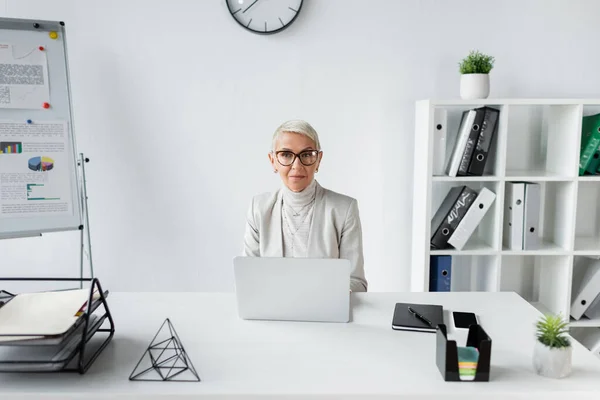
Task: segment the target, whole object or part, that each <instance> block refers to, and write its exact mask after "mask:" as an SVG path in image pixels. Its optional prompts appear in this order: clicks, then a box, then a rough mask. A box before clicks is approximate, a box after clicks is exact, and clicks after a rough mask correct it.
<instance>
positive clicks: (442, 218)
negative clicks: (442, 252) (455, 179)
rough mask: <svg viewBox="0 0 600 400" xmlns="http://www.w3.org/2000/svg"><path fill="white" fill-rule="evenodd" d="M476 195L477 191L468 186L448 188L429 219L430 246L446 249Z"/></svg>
mask: <svg viewBox="0 0 600 400" xmlns="http://www.w3.org/2000/svg"><path fill="white" fill-rule="evenodd" d="M476 197H477V192H476V191H474V190H473V189H471V188H470V187H468V186H464V185H463V186H455V187H453V188H452V189H450V191H449V192H448V194H447V195H446V198H445V199H444V201H443V202H442V204H441V205H440V207H439V208H438V210H437V211H436V213H435V215H434V216H433V218H432V220H431V247H432V248H434V249H446V248H448V247H449V245H448V239H450V236H452V234H453V233H454V231H455V230H456V227H457V226H458V224H459V223H460V221H461V220H462V219H463V217H464V216H465V214H466V213H467V210H468V209H469V207H471V204H473V202H474V201H475V198H476Z"/></svg>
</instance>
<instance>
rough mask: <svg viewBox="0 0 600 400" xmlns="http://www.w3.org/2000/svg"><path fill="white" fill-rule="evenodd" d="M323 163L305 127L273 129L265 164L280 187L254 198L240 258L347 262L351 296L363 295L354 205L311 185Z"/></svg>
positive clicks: (288, 124) (312, 135) (313, 137)
mask: <svg viewBox="0 0 600 400" xmlns="http://www.w3.org/2000/svg"><path fill="white" fill-rule="evenodd" d="M322 157H323V152H322V151H321V145H320V142H319V136H318V135H317V132H316V131H315V130H314V129H313V127H312V126H311V125H310V124H309V123H307V122H305V121H300V120H292V121H287V122H285V123H283V124H282V125H281V126H279V128H277V130H276V131H275V133H274V135H273V148H272V151H271V152H270V153H269V160H270V161H271V165H272V166H273V172H274V173H278V174H279V176H280V177H281V181H282V185H281V188H280V189H278V190H276V191H274V192H272V193H263V194H260V195H257V196H254V197H253V199H252V204H251V205H250V207H249V210H248V215H247V218H246V219H247V221H246V233H245V237H244V255H245V256H249V257H309V258H343V259H347V260H350V263H351V265H352V272H351V276H350V290H351V291H353V292H366V291H367V286H368V285H367V280H366V279H365V273H364V265H363V264H364V258H363V243H362V226H361V222H360V217H359V212H358V204H357V201H356V200H355V199H353V198H352V197H349V196H346V195H343V194H340V193H336V192H334V191H331V190H329V189H325V188H323V187H322V186H321V185H319V183H318V182H317V181H316V180H315V173H316V172H318V171H319V165H320V163H321V159H322Z"/></svg>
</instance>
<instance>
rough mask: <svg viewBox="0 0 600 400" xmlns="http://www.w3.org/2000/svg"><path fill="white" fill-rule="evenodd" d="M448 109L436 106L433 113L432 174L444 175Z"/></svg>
mask: <svg viewBox="0 0 600 400" xmlns="http://www.w3.org/2000/svg"><path fill="white" fill-rule="evenodd" d="M447 123H448V110H446V109H444V108H436V109H435V112H434V113H433V175H437V176H440V175H444V173H445V169H444V168H445V166H446V132H447V129H446V127H447Z"/></svg>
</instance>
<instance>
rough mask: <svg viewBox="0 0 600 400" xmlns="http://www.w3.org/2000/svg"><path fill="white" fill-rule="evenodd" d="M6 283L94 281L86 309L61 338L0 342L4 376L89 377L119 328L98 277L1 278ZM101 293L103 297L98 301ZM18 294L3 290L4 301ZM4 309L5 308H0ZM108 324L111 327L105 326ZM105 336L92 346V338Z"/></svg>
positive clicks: (0, 370) (33, 334) (0, 365)
mask: <svg viewBox="0 0 600 400" xmlns="http://www.w3.org/2000/svg"><path fill="white" fill-rule="evenodd" d="M2 281H56V282H59V281H63V282H67V281H69V282H79V283H80V284H83V282H91V284H90V287H89V295H88V300H87V304H86V309H85V311H84V312H83V313H82V315H81V316H79V317H78V318H77V319H76V321H75V323H74V324H73V326H72V327H71V328H70V329H69V330H67V331H66V332H64V333H63V334H61V335H55V336H47V335H43V334H39V333H36V332H24V333H22V334H18V335H15V334H10V335H0V339H1V338H2V337H3V336H4V337H6V336H10V337H15V338H17V337H20V336H23V337H40V338H36V339H30V340H18V339H17V340H13V341H4V342H3V341H0V373H3V372H78V373H79V374H85V372H87V370H88V369H89V368H90V366H91V365H92V364H93V363H94V361H96V359H97V358H98V356H99V355H100V353H102V351H103V350H104V349H105V348H106V346H107V345H108V344H109V342H110V341H111V339H112V337H113V335H114V332H115V325H114V321H113V318H112V315H111V313H110V310H109V307H108V302H107V300H106V298H107V296H108V292H107V291H103V290H102V286H101V285H100V281H99V280H98V279H97V278H0V283H1V282H2ZM96 290H97V292H98V294H99V296H98V298H97V299H94V298H93V297H94V292H95V291H96ZM13 297H15V294H13V293H10V292H8V291H5V290H0V301H1V302H2V303H6V302H8V301H10V300H11V299H12V298H13ZM0 310H1V307H0ZM104 325H108V326H106V327H103V326H104ZM102 336H105V337H104V339H103V341H101V342H98V343H95V346H92V345H91V343H90V341H91V340H92V338H94V337H96V338H98V337H102Z"/></svg>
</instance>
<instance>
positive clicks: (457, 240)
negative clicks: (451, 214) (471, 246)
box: [448, 187, 496, 250]
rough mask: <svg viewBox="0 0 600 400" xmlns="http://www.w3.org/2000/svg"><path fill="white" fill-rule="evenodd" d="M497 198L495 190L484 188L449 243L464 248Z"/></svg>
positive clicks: (459, 248)
mask: <svg viewBox="0 0 600 400" xmlns="http://www.w3.org/2000/svg"><path fill="white" fill-rule="evenodd" d="M495 199H496V194H495V193H494V192H492V191H491V190H489V189H488V188H485V187H484V188H482V189H481V191H480V192H479V194H478V195H477V197H476V198H475V201H474V202H473V204H472V205H471V207H469V210H468V211H467V213H466V214H465V215H464V217H463V219H462V220H461V221H460V222H459V224H458V226H457V227H456V230H455V231H454V233H453V234H452V236H450V239H448V243H449V244H450V245H452V246H453V247H454V248H455V249H457V250H462V248H463V247H464V246H465V244H466V243H467V241H468V240H469V238H470V237H471V235H472V234H473V232H475V229H477V226H479V223H480V222H481V220H482V219H483V217H484V216H485V214H486V213H487V211H488V210H489V209H490V207H491V206H492V203H493V202H494V200H495Z"/></svg>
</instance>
